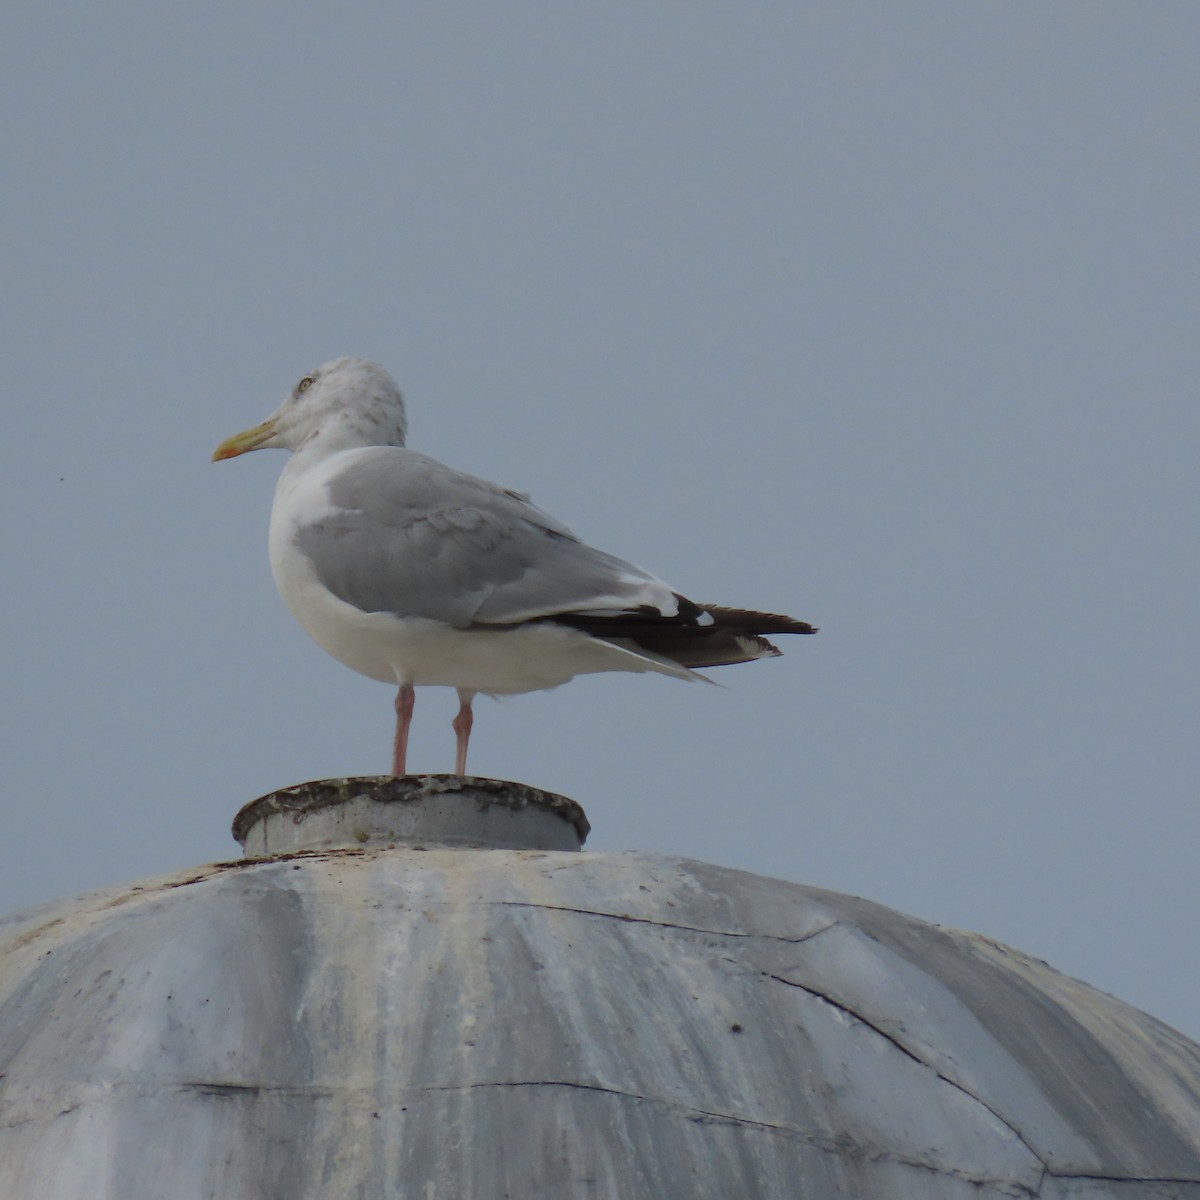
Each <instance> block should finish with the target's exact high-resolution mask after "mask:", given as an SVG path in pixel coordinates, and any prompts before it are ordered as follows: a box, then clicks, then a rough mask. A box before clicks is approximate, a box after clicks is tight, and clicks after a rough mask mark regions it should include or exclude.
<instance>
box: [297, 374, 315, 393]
mask: <svg viewBox="0 0 1200 1200" xmlns="http://www.w3.org/2000/svg"><path fill="white" fill-rule="evenodd" d="M314 382H315V380H314V379H313V377H312V376H311V375H305V377H304V378H303V379H302V380H300V382H299V383H298V384H296V391H298V392H307V391H308V389H309V388H310V387H312V385H313V383H314Z"/></svg>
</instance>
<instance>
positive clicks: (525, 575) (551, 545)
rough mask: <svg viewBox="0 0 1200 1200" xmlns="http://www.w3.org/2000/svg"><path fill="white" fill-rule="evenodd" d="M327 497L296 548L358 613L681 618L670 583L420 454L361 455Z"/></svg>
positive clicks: (380, 450)
mask: <svg viewBox="0 0 1200 1200" xmlns="http://www.w3.org/2000/svg"><path fill="white" fill-rule="evenodd" d="M328 490H329V499H330V501H331V505H332V511H331V512H326V513H323V514H322V515H321V516H320V518H318V519H315V520H313V521H310V522H307V523H304V524H302V525H301V526H300V527H299V529H298V530H297V531H296V535H295V539H296V544H297V546H298V547H299V549H300V550H301V551H302V552H303V553H304V554H305V555H307V556H308V558H309V559H310V560H311V562H312V564H313V567H314V568H315V570H316V573H317V577H318V578H319V579H320V581H321V583H322V584H323V585H324V586H325V587H327V588H328V589H329V590H330V591H331V592H333V594H334V595H335V596H337V597H338V598H339V599H341V600H344V601H345V602H346V603H347V604H352V605H354V607H355V608H358V609H360V610H361V611H363V612H390V613H396V614H397V615H400V616H413V617H431V618H433V619H435V620H438V621H445V622H446V623H448V624H450V625H453V626H456V627H459V628H462V627H465V626H468V625H472V624H487V625H510V624H517V623H519V622H522V621H534V620H538V619H544V618H546V617H552V616H555V615H559V614H564V613H589V614H601V615H616V614H619V613H627V612H638V611H641V612H661V613H662V614H663V615H664V616H674V615H676V613H677V612H678V603H679V598H678V597H676V595H675V594H674V593H673V592H672V590H671V589H670V588H669V587H668V586H667V585H666V584H665V583H663V582H662V581H661V580H659V579H656V578H655V577H654V576H653V575H649V574H647V573H646V572H645V571H642V570H641V569H640V568H638V567H635V566H632V565H631V564H629V563H627V562H623V561H622V560H621V559H619V558H615V557H613V556H612V555H611V554H605V553H603V552H602V551H600V550H593V549H592V548H591V547H590V546H585V545H584V544H583V543H582V542H580V541H579V539H578V538H576V537H575V535H574V534H573V533H571V531H570V530H569V529H568V528H567V527H566V526H565V525H563V524H561V523H560V522H558V521H556V520H555V519H554V518H553V517H551V516H549V515H547V514H546V513H544V512H542V511H541V510H540V509H538V508H536V507H535V506H534V505H532V504H530V503H529V501H528V499H527V498H526V497H525V496H523V495H521V494H520V493H518V492H510V491H506V490H505V489H504V488H501V487H497V486H496V485H495V484H493V483H488V482H487V481H486V480H483V479H477V478H475V477H474V476H471V475H464V474H462V473H461V472H459V471H455V470H453V469H451V468H450V467H447V466H444V465H443V464H442V463H439V462H436V461H435V460H434V459H431V458H428V457H427V456H426V455H424V454H418V453H417V452H416V451H413V450H407V449H401V448H399V447H393V446H387V447H383V446H381V447H377V448H373V449H370V450H364V451H363V452H361V453H360V454H358V455H356V456H355V458H354V461H353V462H352V463H351V464H350V465H348V466H347V468H346V469H345V470H344V471H343V472H341V473H340V474H338V475H335V476H334V477H333V478H332V479H331V480H330V482H329V484H328Z"/></svg>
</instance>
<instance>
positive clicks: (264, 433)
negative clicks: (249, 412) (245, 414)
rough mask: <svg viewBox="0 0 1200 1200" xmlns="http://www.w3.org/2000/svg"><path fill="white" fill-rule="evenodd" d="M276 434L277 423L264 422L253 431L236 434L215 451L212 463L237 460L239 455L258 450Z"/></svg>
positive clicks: (248, 430)
mask: <svg viewBox="0 0 1200 1200" xmlns="http://www.w3.org/2000/svg"><path fill="white" fill-rule="evenodd" d="M274 432H275V422H274V421H264V422H263V423H262V424H261V425H255V427H254V428H253V429H247V430H244V431H243V432H242V433H235V434H234V435H233V437H231V438H226V439H225V440H224V441H223V442H222V443H221V444H220V445H219V446H218V447H217V448H216V449H215V450H214V451H213V456H212V461H213V462H220V461H221V460H222V459H223V458H237V456H238V455H239V454H247V453H249V451H251V450H257V449H258V448H259V446H261V445H262V444H263V442H265V441H266V440H267V439H268V438H269V437H271V435H272V434H273V433H274Z"/></svg>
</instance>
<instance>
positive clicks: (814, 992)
mask: <svg viewBox="0 0 1200 1200" xmlns="http://www.w3.org/2000/svg"><path fill="white" fill-rule="evenodd" d="M763 974H764V975H765V976H766V977H767V978H768V979H773V980H774V981H775V982H776V983H782V984H786V985H787V986H788V987H791V988H796V989H797V990H798V991H801V992H804V993H806V994H807V995H809V996H813V997H815V998H816V999H817V1000H823V1001H824V1002H825V1003H826V1004H828V1005H829V1006H830V1007H831V1008H836V1009H837V1010H838V1011H839V1012H843V1013H845V1014H846V1015H847V1016H848V1017H852V1018H853V1019H854V1020H855V1021H858V1022H859V1023H860V1024H862V1025H865V1026H866V1027H867V1028H868V1029H870V1030H872V1031H873V1032H874V1033H877V1034H878V1035H879V1036H880V1037H881V1038H883V1039H884V1041H886V1042H889V1043H890V1044H891V1045H892V1046H894V1047H895V1048H896V1049H897V1050H899V1051H900V1053H901V1054H903V1055H904V1056H905V1057H906V1058H911V1059H912V1061H913V1062H915V1063H919V1064H920V1065H921V1066H922V1067H924V1068H925V1069H926V1070H927V1071H931V1072H932V1073H933V1074H934V1075H936V1076H937V1078H938V1079H940V1080H941V1081H942V1082H943V1083H947V1084H949V1085H950V1087H952V1088H955V1089H957V1090H958V1091H960V1092H962V1094H963V1095H964V1096H968V1097H969V1098H970V1099H972V1100H974V1101H975V1103H976V1104H978V1105H979V1106H980V1107H981V1108H982V1109H984V1110H985V1111H987V1112H989V1113H991V1115H992V1116H993V1117H995V1118H996V1120H997V1121H999V1122H1000V1124H1001V1125H1003V1126H1004V1127H1005V1128H1006V1129H1007V1130H1009V1132H1010V1133H1012V1135H1013V1137H1015V1138H1016V1139H1017V1141H1018V1142H1020V1143H1021V1145H1022V1146H1024V1147H1025V1149H1026V1150H1028V1151H1029V1153H1030V1154H1031V1155H1032V1156H1033V1158H1034V1160H1035V1161H1036V1162H1038V1163H1040V1164H1041V1167H1042V1171H1043V1173H1044V1172H1046V1171H1048V1170H1049V1167H1048V1166H1047V1164H1046V1160H1045V1159H1044V1158H1042V1156H1041V1155H1040V1154H1039V1153H1038V1152H1037V1151H1036V1150H1035V1149H1034V1148H1033V1147H1032V1146H1031V1145H1030V1144H1029V1143H1028V1142H1027V1141H1026V1140H1025V1136H1024V1135H1023V1134H1022V1133H1021V1131H1020V1130H1019V1129H1018V1128H1017V1127H1016V1126H1015V1125H1014V1124H1013V1123H1012V1122H1011V1121H1008V1120H1006V1119H1005V1118H1004V1117H1003V1116H1002V1115H1001V1114H1000V1113H998V1112H997V1111H996V1110H995V1109H994V1108H992V1106H991V1105H990V1104H988V1103H987V1101H986V1100H984V1099H982V1098H981V1097H979V1096H977V1095H976V1094H975V1093H974V1092H973V1091H971V1089H970V1088H967V1087H964V1086H963V1085H962V1084H961V1083H959V1082H958V1081H957V1080H954V1079H951V1078H950V1077H949V1076H948V1075H943V1074H942V1072H941V1071H939V1070H938V1069H937V1067H935V1066H934V1065H933V1064H932V1063H928V1062H926V1061H925V1060H924V1059H923V1058H922V1057H921V1056H920V1055H919V1054H916V1053H914V1052H913V1051H912V1050H910V1049H909V1048H908V1047H907V1046H906V1045H905V1044H904V1043H903V1042H902V1041H900V1040H899V1039H898V1038H896V1037H894V1036H893V1035H892V1034H890V1033H888V1031H887V1030H886V1029H884V1028H883V1027H882V1026H879V1025H876V1024H875V1023H874V1022H873V1021H869V1020H867V1018H866V1017H864V1016H863V1015H862V1014H861V1013H857V1012H855V1011H854V1009H852V1008H850V1007H849V1006H848V1005H846V1004H843V1003H842V1002H841V1001H839V1000H835V999H834V998H833V997H832V996H828V995H826V994H825V993H824V992H822V991H820V990H819V989H818V988H814V987H811V986H809V985H807V984H803V983H797V982H796V981H795V980H793V979H785V978H784V977H783V976H782V975H772V974H771V972H770V971H764V972H763ZM1040 1190H1041V1184H1039V1185H1038V1191H1040ZM1033 1195H1035V1196H1036V1195H1037V1192H1034V1193H1033Z"/></svg>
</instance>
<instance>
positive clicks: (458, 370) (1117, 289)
mask: <svg viewBox="0 0 1200 1200" xmlns="http://www.w3.org/2000/svg"><path fill="white" fill-rule="evenodd" d="M1198 52H1200V8H1197V7H1196V6H1195V5H1190V4H1178V3H1162V4H1153V5H1150V4H1141V5H1131V4H1124V3H1119V4H1118V3H1103V2H1099V0H1088V2H1087V3H1073V2H1067V0H1057V2H1056V3H1054V4H1049V5H1048V4H1045V3H1041V2H1039V3H1020V2H1013V0H1004V2H1003V3H998V2H997V3H993V2H988V0H976V2H974V3H971V4H962V3H959V2H957V0H956V2H955V3H923V4H919V5H918V4H909V5H896V4H882V3H874V4H871V3H866V4H848V3H844V2H842V0H831V2H829V3H820V4H804V5H797V4H794V3H788V4H783V3H766V4H761V5H754V6H751V5H715V4H709V3H699V4H690V5H686V6H683V5H653V4H643V5H618V4H594V5H564V4H561V3H548V2H547V3H539V4H533V3H519V2H518V3H515V4H508V5H484V4H470V3H468V4H460V5H437V6H435V5H428V6H416V5H395V4H382V3H380V4H356V3H348V4H343V5H339V6H336V7H332V6H317V5H282V4H259V5H248V4H244V3H239V4H232V3H219V2H218V3H213V4H207V5H202V6H179V5H176V6H165V7H164V6H157V5H148V4H116V5H102V6H97V5H84V4H75V5H66V6H63V5H54V6H46V5H33V4H19V5H17V6H16V7H15V8H14V9H13V10H10V12H9V13H8V15H7V18H6V21H5V34H4V37H3V38H2V39H0V55H2V56H3V59H4V63H3V70H2V72H0V86H2V88H3V90H4V92H5V93H6V95H5V100H4V111H5V112H6V114H7V115H8V134H7V140H8V145H7V148H6V150H5V158H6V160H7V164H8V177H9V179H8V187H7V198H6V203H5V215H6V218H7V219H6V226H7V237H6V239H5V242H6V249H5V252H4V254H5V262H4V279H5V281H6V286H5V294H6V301H7V305H6V308H7V311H6V314H5V316H4V329H5V331H6V340H7V345H6V347H5V359H6V363H7V368H8V369H7V373H6V388H5V391H6V396H7V399H6V402H5V415H6V422H7V424H6V436H5V438H4V455H5V464H4V470H3V472H2V473H0V479H2V480H3V487H4V493H5V494H4V499H3V503H4V513H5V520H4V523H3V529H4V533H3V536H4V555H3V561H4V562H5V564H6V569H5V571H4V572H3V583H2V585H0V586H2V596H3V624H4V631H5V637H4V643H5V663H4V673H3V674H4V693H5V707H6V710H7V713H6V716H5V720H4V726H5V730H6V734H7V736H6V738H5V744H6V755H5V760H6V774H7V783H8V788H7V794H8V800H7V819H6V821H5V826H4V828H5V837H4V842H3V848H2V850H0V911H6V910H9V909H13V908H16V907H20V906H25V905H29V904H33V903H36V902H39V901H41V900H44V899H47V898H49V897H51V896H55V895H59V894H63V893H70V892H75V891H82V890H85V889H89V888H93V887H97V886H100V885H102V884H106V883H110V882H116V881H120V880H122V879H132V878H134V877H137V876H141V875H146V874H152V873H155V872H159V871H165V870H171V869H174V868H176V867H179V866H183V865H186V864H189V863H198V862H202V861H206V860H211V859H215V858H228V857H233V856H234V855H235V854H236V847H235V846H234V844H233V842H232V841H231V840H230V838H229V835H228V824H229V820H230V818H231V817H232V816H233V813H234V811H235V810H236V809H237V808H238V807H239V805H241V804H242V803H243V802H244V801H246V800H249V799H250V798H252V797H254V796H256V795H259V794H261V793H263V792H266V791H270V790H272V789H273V788H276V787H279V786H283V785H285V784H289V783H294V782H298V781H301V780H305V779H311V778H319V777H323V776H329V775H337V774H347V773H348V774H369V773H374V772H377V771H382V770H384V769H386V767H387V764H388V761H389V740H390V731H391V723H392V709H391V693H390V692H389V690H388V689H387V688H385V687H384V686H382V685H380V684H376V683H373V682H371V681H369V680H367V679H364V678H361V677H359V676H356V675H354V674H352V673H351V672H349V671H348V670H346V669H345V668H343V667H342V666H340V665H339V664H337V663H336V662H334V661H333V660H332V659H329V658H327V657H325V656H324V655H323V654H322V652H321V651H320V650H318V649H317V648H316V647H315V646H313V645H312V644H310V643H309V642H308V640H307V639H306V637H305V636H304V634H303V633H302V632H301V631H300V630H299V628H298V627H297V626H295V625H294V624H293V622H292V620H291V618H290V617H289V616H288V615H287V613H286V612H285V610H284V609H283V606H282V603H281V602H280V601H279V599H278V598H277V596H276V595H275V592H274V587H273V584H272V582H271V578H270V573H269V570H268V567H267V560H266V529H267V517H268V511H269V507H270V500H271V493H272V489H273V487H274V483H275V478H276V476H277V474H278V472H279V470H280V469H281V468H282V466H283V463H284V458H283V455H282V454H278V453H276V454H267V453H263V454H257V455H253V456H251V457H249V458H245V459H239V460H236V461H234V462H227V463H222V464H217V465H211V464H210V463H209V461H208V458H209V454H210V453H211V451H212V449H213V447H214V446H215V444H216V443H217V442H218V441H219V440H220V439H222V438H224V437H225V436H227V435H228V434H231V433H234V432H236V431H238V430H240V429H243V428H245V427H246V426H248V425H251V424H254V423H256V422H257V421H259V420H261V419H262V418H263V417H264V416H266V414H267V413H268V412H270V411H271V410H272V409H273V408H274V407H275V405H276V404H277V403H278V402H279V400H280V399H281V398H282V397H283V395H284V393H285V392H286V391H287V389H288V388H290V387H291V385H292V384H293V383H294V382H295V380H296V379H297V378H298V377H299V376H300V375H301V374H303V373H304V371H305V370H306V369H308V368H309V367H312V366H315V365H316V364H318V363H320V362H322V361H323V360H325V359H328V358H331V357H334V356H336V355H341V354H359V355H365V356H367V357H371V358H375V359H378V360H379V361H381V362H383V363H384V364H386V365H387V366H388V367H389V369H391V370H392V372H393V373H394V374H395V375H396V376H397V378H398V379H399V380H400V382H401V385H402V387H404V389H405V392H406V395H407V398H408V402H409V412H410V426H411V430H412V433H411V438H410V444H411V445H413V446H414V447H416V448H418V449H420V450H423V451H426V452H427V453H430V454H433V455H435V456H436V457H439V458H442V459H444V460H446V461H449V462H450V463H452V464H453V465H455V466H457V467H460V468H462V469H465V470H468V471H471V472H474V473H477V474H481V475H484V476H486V477H488V478H490V479H494V480H497V481H499V482H502V483H504V484H506V485H508V486H513V487H517V488H521V489H525V490H529V491H531V492H532V493H533V496H534V499H535V500H536V501H537V502H538V503H540V504H541V505H542V506H543V507H545V508H547V509H548V510H549V511H550V512H552V513H554V514H555V515H556V516H558V517H560V518H561V519H563V520H565V521H566V522H568V523H569V524H570V525H572V526H573V527H574V528H575V530H576V531H577V532H578V533H579V534H580V535H581V536H583V537H584V538H585V539H586V540H588V541H590V542H592V543H593V544H595V545H598V546H600V547H602V548H604V549H607V550H609V551H612V552H613V553H617V554H620V555H622V556H623V557H626V558H629V559H631V560H633V561H634V562H637V563H639V564H641V565H643V566H645V567H647V568H648V569H650V570H652V571H654V572H656V573H657V574H659V575H662V576H664V577H665V578H666V579H668V580H669V581H670V582H671V583H673V584H674V585H675V586H677V587H678V588H680V589H681V590H682V591H684V592H685V593H687V594H689V595H691V596H693V597H694V598H695V599H697V600H699V601H702V602H709V603H726V604H732V605H740V606H753V607H763V608H768V609H777V610H781V611H785V612H789V613H792V614H793V615H795V616H798V617H802V618H805V619H808V620H812V621H814V622H815V623H817V624H819V625H820V626H821V628H822V631H821V633H820V635H819V636H818V637H816V638H808V639H791V640H790V641H788V642H787V644H786V646H785V649H786V651H787V656H786V657H785V658H782V659H778V660H774V661H769V662H765V663H757V664H753V665H750V666H745V667H738V668H729V669H727V670H725V671H723V672H720V673H715V677H716V678H718V679H719V680H720V682H722V683H723V684H725V685H726V687H725V688H723V689H718V688H701V687H689V686H685V685H682V684H679V683H677V682H675V681H672V680H668V679H664V678H649V677H634V676H610V677H604V678H590V679H582V680H578V681H576V682H575V683H572V684H570V685H568V686H567V687H565V688H563V689H561V690H560V691H558V692H554V693H540V694H536V695H531V696H525V697H516V698H512V699H509V700H506V701H504V702H500V703H493V702H491V701H488V700H486V699H481V700H480V701H479V702H478V704H477V706H476V710H477V720H476V726H475V734H474V736H473V739H472V756H471V766H472V768H473V770H475V771H476V772H478V773H479V774H486V775H493V776H497V777H499V778H508V779H518V780H523V781H526V782H528V783H531V784H535V785H538V786H541V787H544V788H548V789H550V790H553V791H559V792H563V793H565V794H567V795H569V796H572V797H574V798H575V799H576V800H578V801H580V802H581V803H582V804H583V805H584V806H585V808H586V809H587V812H588V814H589V816H590V817H591V820H592V823H593V825H594V827H595V832H594V834H593V836H592V839H591V841H590V842H589V848H592V849H598V850H608V849H618V848H622V849H623V848H628V849H638V850H646V851H660V852H669V853H678V854H682V855H688V856H691V857H695V858H701V859H706V860H709V861H713V862H720V863H725V864H727V865H730V866H735V867H741V868H745V869H748V870H751V871H756V872H760V873H762V874H769V875H778V876H783V877H785V878H788V879H793V880H797V881H801V882H805V883H812V884H818V885H822V886H825V887H830V888H835V889H838V890H842V891H849V892H854V893H858V894H861V895H865V896H869V897H871V898H872V899H875V900H878V901H881V902H883V903H885V904H889V905H892V906H894V907H897V908H900V909H902V910H905V911H907V912H911V913H914V914H916V915H917V916H921V917H925V918H927V919H931V920H935V921H940V922H945V923H949V924H953V925H958V926H964V927H968V928H972V929H977V930H980V931H982V932H984V933H987V934H989V935H991V936H993V937H996V938H998V939H1000V940H1002V941H1006V942H1009V943H1012V944H1014V945H1016V946H1018V947H1020V948H1021V949H1023V950H1026V951H1029V952H1031V953H1033V954H1035V955H1037V956H1039V957H1044V958H1046V959H1048V960H1049V961H1050V962H1051V963H1052V964H1053V965H1055V966H1057V967H1059V968H1061V969H1063V970H1065V971H1067V972H1069V973H1071V974H1073V975H1078V976H1081V977H1082V978H1084V979H1087V980H1088V981H1090V982H1092V983H1094V984H1096V985H1098V986H1099V987H1102V988H1104V989H1105V990H1107V991H1111V992H1114V993H1116V994H1117V995H1119V996H1121V997H1122V998H1124V999H1126V1000H1129V1001H1130V1002H1132V1003H1134V1004H1136V1005H1138V1006H1139V1007H1142V1008H1145V1009H1148V1010H1149V1011H1151V1012H1153V1013H1155V1014H1156V1015H1158V1016H1161V1017H1162V1018H1164V1019H1165V1020H1167V1021H1168V1022H1170V1023H1171V1024H1173V1025H1176V1026H1177V1027H1179V1028H1181V1029H1182V1030H1184V1031H1185V1032H1187V1033H1189V1034H1191V1035H1192V1036H1198V1035H1200V1012H1198V1011H1197V1005H1196V1000H1195V997H1196V995H1197V994H1198V993H1200V961H1198V958H1197V955H1196V954H1195V953H1194V943H1195V927H1196V913H1197V908H1198V902H1200V873H1198V872H1197V869H1196V846H1197V838H1198V835H1200V815H1198V806H1197V803H1196V780H1197V776H1198V774H1200V770H1198V767H1200V764H1198V762H1197V759H1198V756H1200V755H1198V750H1197V746H1198V744H1200V738H1198V737H1197V733H1196V727H1197V678H1198V673H1200V672H1198V668H1200V663H1198V661H1197V660H1198V657H1200V656H1198V654H1197V651H1198V649H1200V635H1198V632H1197V630H1198V621H1197V613H1198V612H1200V570H1198V567H1197V554H1196V513H1197V503H1196V502H1197V491H1198V490H1200V489H1198V485H1197V469H1196V460H1197V448H1196V447H1197V439H1198V436H1200V415H1198V414H1200V406H1198V405H1197V399H1196V382H1197V378H1198V377H1200V361H1198V360H1200V337H1198V336H1197V311H1198V307H1200V305H1198V301H1200V295H1198V292H1200V282H1198V281H1200V261H1198V259H1200V254H1198V248H1200V223H1198V221H1197V213H1198V212H1200V194H1198V193H1200V186H1198V185H1200V157H1198V155H1197V146H1198V144H1200V136H1198V135H1200V128H1198V126H1200V71H1198V70H1197V62H1198V61H1200V59H1198ZM454 709H455V702H454V697H453V693H451V692H449V691H445V690H441V689H435V690H429V691H425V692H422V693H421V694H420V695H419V696H418V702H417V715H416V724H415V727H414V742H413V750H412V758H411V761H412V765H413V768H414V769H416V770H434V771H443V770H448V769H449V768H450V766H451V765H452V763H453V736H452V734H451V731H450V728H449V722H450V718H451V717H452V716H453V713H454ZM1181 947H1182V948H1183V952H1182V953H1181Z"/></svg>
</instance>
